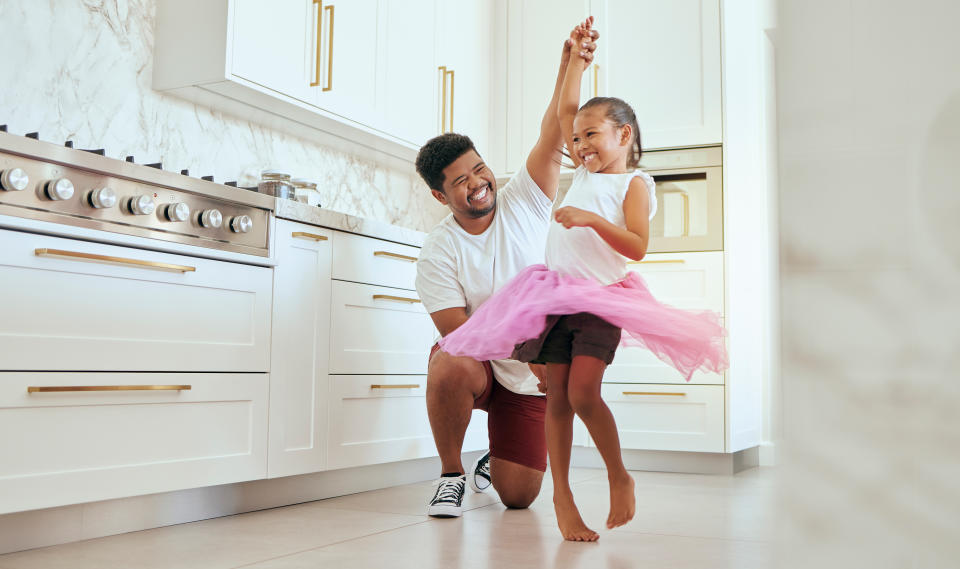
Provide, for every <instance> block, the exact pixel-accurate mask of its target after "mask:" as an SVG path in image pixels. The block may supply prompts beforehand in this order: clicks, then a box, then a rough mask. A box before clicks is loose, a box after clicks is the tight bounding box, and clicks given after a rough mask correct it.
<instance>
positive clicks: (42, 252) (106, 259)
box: [33, 248, 197, 273]
mask: <svg viewBox="0 0 960 569" xmlns="http://www.w3.org/2000/svg"><path fill="white" fill-rule="evenodd" d="M33 252H34V254H36V256H37V257H56V258H61V259H67V260H70V261H92V262H94V263H105V264H109V265H126V266H131V267H138V268H141V269H153V270H156V271H174V272H177V273H192V272H194V271H196V270H197V268H196V267H190V266H187V265H173V264H170V263H158V262H157V261H141V260H140V259H127V258H126V257H111V256H109V255H95V254H93V253H80V252H78V251H64V250H62V249H45V248H44V249H35V250H34V251H33Z"/></svg>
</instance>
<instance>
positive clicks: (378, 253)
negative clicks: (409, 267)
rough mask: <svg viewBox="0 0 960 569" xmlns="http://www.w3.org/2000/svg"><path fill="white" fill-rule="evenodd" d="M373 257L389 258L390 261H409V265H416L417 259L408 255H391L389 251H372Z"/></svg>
mask: <svg viewBox="0 0 960 569" xmlns="http://www.w3.org/2000/svg"><path fill="white" fill-rule="evenodd" d="M373 256H374V257H390V258H391V259H400V260H401V261H410V262H411V263H416V262H417V258H416V257H411V256H409V255H401V254H400V253H391V252H390V251H374V252H373Z"/></svg>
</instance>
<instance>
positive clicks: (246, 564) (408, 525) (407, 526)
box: [0, 508, 430, 569]
mask: <svg viewBox="0 0 960 569" xmlns="http://www.w3.org/2000/svg"><path fill="white" fill-rule="evenodd" d="M331 509H332V508H331ZM429 521H430V520H429V519H426V520H421V521H419V522H413V523H409V524H403V525H400V526H397V527H394V528H389V529H384V530H380V531H375V532H373V533H368V534H364V535H360V536H357V537H351V538H348V539H342V540H340V541H334V542H331V543H327V544H324V545H318V546H316V547H309V548H307V549H302V550H300V551H291V552H290V553H285V554H283V555H277V556H276V557H268V558H266V559H260V560H257V561H251V562H250V563H244V564H243V565H234V566H233V567H231V568H230V569H240V568H242V567H250V566H252V565H256V564H258V563H266V562H267V561H275V560H277V559H283V558H284V557H292V556H294V555H300V554H301V553H306V552H308V551H314V550H316V549H324V548H327V547H331V546H334V545H340V544H343V543H349V542H351V541H356V540H358V539H366V538H368V537H373V536H375V535H380V534H384V533H390V532H392V531H396V530H398V529H404V528H409V527H413V526H416V525H420V524H424V523H427V522H429ZM0 569H3V568H0Z"/></svg>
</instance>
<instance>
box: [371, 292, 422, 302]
mask: <svg viewBox="0 0 960 569" xmlns="http://www.w3.org/2000/svg"><path fill="white" fill-rule="evenodd" d="M373 299H374V300H395V301H397V302H409V303H410V304H419V303H420V302H421V300H420V299H419V298H407V297H405V296H390V295H389V294H375V295H373Z"/></svg>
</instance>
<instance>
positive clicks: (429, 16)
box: [153, 0, 492, 162]
mask: <svg viewBox="0 0 960 569" xmlns="http://www.w3.org/2000/svg"><path fill="white" fill-rule="evenodd" d="M448 4H449V3H438V2H437V1H436V0H412V1H411V2H393V1H390V0H331V1H322V0H278V1H277V2H272V1H266V0H228V1H224V2H204V3H199V4H198V3H195V2H192V1H190V0H165V1H164V2H160V3H159V4H158V5H157V17H156V50H155V51H156V55H155V62H154V78H153V83H154V88H156V89H158V90H160V91H167V92H171V93H173V94H177V95H180V96H183V97H186V98H189V99H191V100H194V101H197V102H199V103H201V104H205V105H214V106H218V107H222V108H223V109H225V110H228V111H230V112H234V113H236V112H243V108H242V107H240V106H238V102H239V103H241V104H244V105H250V106H253V107H256V108H258V109H261V110H263V111H266V112H267V113H269V115H262V114H260V115H256V114H255V115H254V116H253V120H258V119H259V120H271V119H270V116H271V115H279V116H283V117H286V118H289V119H292V120H293V121H295V122H297V123H301V124H304V125H307V126H309V127H313V128H315V129H318V130H320V131H324V132H326V133H329V134H332V135H335V136H336V137H340V138H342V139H347V140H350V141H352V142H355V143H357V144H358V145H360V146H355V147H354V148H360V147H364V148H366V149H373V150H376V151H377V152H381V153H386V154H389V155H392V156H397V157H400V158H402V159H405V160H409V161H411V162H412V161H413V159H414V158H415V156H416V153H417V151H418V150H419V148H420V146H421V145H422V144H423V143H424V142H426V140H427V139H429V138H431V137H432V136H435V135H437V134H439V133H440V132H441V131H442V126H443V125H442V124H441V122H440V115H441V110H442V109H443V106H442V99H446V98H447V97H444V96H443V95H444V94H445V93H441V92H440V88H441V86H442V83H443V81H442V80H443V74H442V73H441V72H440V70H438V67H439V66H446V67H447V68H449V69H450V70H453V71H454V72H455V75H456V78H455V81H452V82H455V83H456V84H457V88H456V91H455V92H453V89H454V87H453V85H450V87H449V90H448V92H447V93H446V94H448V95H449V98H450V105H454V101H455V106H454V108H453V109H452V112H453V117H452V118H451V120H454V119H455V120H456V124H457V128H459V125H463V127H464V128H467V129H470V130H472V131H473V132H474V133H475V134H477V135H479V141H480V142H482V143H485V136H486V134H485V133H486V132H487V131H488V129H489V125H488V113H489V100H490V95H489V93H490V82H489V68H490V67H489V65H490V63H489V59H490V58H489V53H490V49H491V48H490V37H489V36H490V30H491V24H490V20H491V14H492V9H491V8H490V6H489V5H487V4H485V3H484V2H480V1H479V0H472V1H471V2H470V3H469V4H467V5H465V6H462V7H461V6H459V5H456V3H454V4H455V5H454V6H448ZM460 8H464V10H461V9H460ZM465 17H469V18H471V19H470V20H469V25H464V22H465V21H468V20H464V18H465ZM465 30H466V33H464V31H465ZM454 37H456V41H453V39H452V38H454ZM438 60H440V61H441V62H440V63H437V61H438ZM444 62H446V63H444ZM451 79H452V78H451ZM450 110H451V109H449V108H448V111H450ZM329 140H330V141H331V142H334V141H336V140H337V139H333V138H330V139H329Z"/></svg>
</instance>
